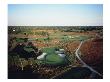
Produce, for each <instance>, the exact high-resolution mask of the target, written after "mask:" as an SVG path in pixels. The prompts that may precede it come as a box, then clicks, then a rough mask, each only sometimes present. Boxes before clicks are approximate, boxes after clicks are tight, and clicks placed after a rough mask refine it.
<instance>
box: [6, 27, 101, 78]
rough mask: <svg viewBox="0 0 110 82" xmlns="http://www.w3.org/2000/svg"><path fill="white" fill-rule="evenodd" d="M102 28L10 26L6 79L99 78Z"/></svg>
mask: <svg viewBox="0 0 110 82" xmlns="http://www.w3.org/2000/svg"><path fill="white" fill-rule="evenodd" d="M102 74H103V27H102V26H9V27H8V75H9V76H8V78H28V79H29V78H30V79H32V78H36V79H42V78H43V79H49V78H53V79H56V78H57V79H59V78H60V79H72V78H73V79H74V78H75V79H84V78H86V79H87V78H88V79H90V78H92V79H93V78H95V79H98V78H102V77H103V76H102Z"/></svg>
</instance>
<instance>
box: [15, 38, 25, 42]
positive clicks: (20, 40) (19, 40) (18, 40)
mask: <svg viewBox="0 0 110 82" xmlns="http://www.w3.org/2000/svg"><path fill="white" fill-rule="evenodd" d="M16 42H24V38H16Z"/></svg>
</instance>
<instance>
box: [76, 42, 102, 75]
mask: <svg viewBox="0 0 110 82" xmlns="http://www.w3.org/2000/svg"><path fill="white" fill-rule="evenodd" d="M83 42H84V41H81V43H80V44H79V46H78V48H77V49H76V51H75V55H76V57H77V58H78V60H79V61H80V62H81V63H82V64H83V66H84V67H87V68H89V69H90V70H91V71H92V72H94V73H96V74H98V75H99V76H101V77H102V75H101V74H100V73H99V72H97V71H96V70H94V69H93V68H92V67H90V66H89V65H87V64H86V63H85V62H84V61H83V60H82V59H81V58H80V56H79V54H78V52H79V49H80V47H81V45H82V44H83Z"/></svg>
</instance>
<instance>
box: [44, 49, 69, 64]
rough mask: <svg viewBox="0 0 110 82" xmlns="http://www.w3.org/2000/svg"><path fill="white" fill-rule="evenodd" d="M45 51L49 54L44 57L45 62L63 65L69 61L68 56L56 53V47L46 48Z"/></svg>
mask: <svg viewBox="0 0 110 82" xmlns="http://www.w3.org/2000/svg"><path fill="white" fill-rule="evenodd" d="M43 52H44V53H47V55H46V56H45V57H44V59H43V61H44V63H45V64H50V65H62V64H66V63H67V58H66V57H64V58H63V57H61V56H59V55H58V54H56V53H55V48H44V49H43Z"/></svg>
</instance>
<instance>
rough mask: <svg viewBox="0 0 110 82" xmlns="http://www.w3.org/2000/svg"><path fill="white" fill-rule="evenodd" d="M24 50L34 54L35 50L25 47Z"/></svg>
mask: <svg viewBox="0 0 110 82" xmlns="http://www.w3.org/2000/svg"><path fill="white" fill-rule="evenodd" d="M24 50H25V51H27V52H32V51H34V49H33V48H32V47H27V46H26V47H24Z"/></svg>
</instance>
